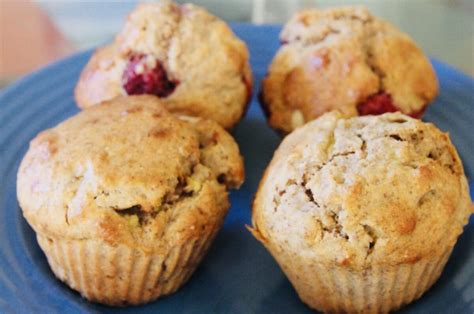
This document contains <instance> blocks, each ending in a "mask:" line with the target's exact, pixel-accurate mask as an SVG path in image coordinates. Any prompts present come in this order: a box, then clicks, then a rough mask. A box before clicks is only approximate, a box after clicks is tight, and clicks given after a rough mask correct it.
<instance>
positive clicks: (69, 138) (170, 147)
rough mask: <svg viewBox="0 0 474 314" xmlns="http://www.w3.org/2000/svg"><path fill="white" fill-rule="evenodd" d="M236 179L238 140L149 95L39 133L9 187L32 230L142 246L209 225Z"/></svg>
mask: <svg viewBox="0 0 474 314" xmlns="http://www.w3.org/2000/svg"><path fill="white" fill-rule="evenodd" d="M243 178H244V168H243V162H242V158H241V156H240V154H239V149H238V146H237V144H236V143H235V141H234V140H233V138H232V137H231V136H230V135H229V134H228V133H227V132H225V131H224V130H223V129H222V128H221V127H220V126H219V125H217V123H215V122H213V121H210V120H204V119H200V118H187V117H181V118H178V117H176V116H174V115H172V114H170V113H169V112H168V111H167V110H166V109H165V108H164V105H163V104H162V103H161V102H160V101H159V99H158V98H156V97H154V96H130V97H120V98H116V99H115V100H112V101H108V102H104V103H102V104H100V105H97V106H94V107H92V108H89V109H87V110H84V111H82V112H80V113H78V114H77V115H76V116H74V117H72V118H70V119H68V120H66V121H65V122H63V123H61V124H59V125H58V126H56V127H54V128H52V129H49V130H46V131H43V132H41V133H40V134H39V135H38V136H37V137H36V138H34V139H33V140H32V141H31V143H30V148H29V150H28V152H27V153H26V155H25V157H24V159H23V161H22V163H21V166H20V169H19V171H18V180H17V191H18V200H19V203H20V206H21V208H22V209H23V213H24V216H25V218H26V219H27V220H28V222H29V223H30V225H32V227H33V228H34V229H35V231H36V232H39V233H41V234H43V235H45V236H48V237H62V238H71V239H102V240H104V241H106V242H109V243H112V244H116V243H121V244H126V245H133V246H135V247H136V246H143V247H144V248H145V249H146V248H155V247H156V246H158V245H162V244H163V243H166V245H174V244H177V243H178V242H180V241H187V240H188V239H189V238H190V237H193V236H194V235H195V234H199V232H200V231H201V230H203V229H205V228H213V227H216V226H217V225H218V222H221V221H222V219H223V217H224V216H225V213H226V212H227V209H228V207H229V203H228V197H227V189H228V188H232V187H238V186H240V184H241V183H242V181H243ZM158 239H160V241H158ZM161 240H163V241H161Z"/></svg>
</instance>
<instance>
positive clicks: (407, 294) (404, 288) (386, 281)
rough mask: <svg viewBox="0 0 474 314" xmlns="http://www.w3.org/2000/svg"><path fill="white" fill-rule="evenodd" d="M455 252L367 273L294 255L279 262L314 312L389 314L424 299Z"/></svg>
mask: <svg viewBox="0 0 474 314" xmlns="http://www.w3.org/2000/svg"><path fill="white" fill-rule="evenodd" d="M451 252H452V248H449V249H447V250H446V251H445V252H444V253H443V254H442V255H440V256H438V257H430V258H424V259H421V260H419V261H417V262H415V263H412V264H401V265H396V266H389V267H384V266H372V268H370V269H366V270H365V271H356V270H351V269H349V268H347V267H343V266H338V267H334V266H332V267H330V268H329V267H328V266H326V265H321V264H310V265H308V263H307V261H303V260H301V261H299V260H298V258H297V257H295V256H294V255H292V256H291V257H290V256H288V258H290V259H287V258H285V261H283V260H282V259H278V258H277V260H278V262H279V263H280V266H281V267H282V268H283V270H284V272H285V273H286V275H287V276H288V278H289V279H290V281H291V283H292V284H293V286H294V287H295V289H296V291H297V293H298V295H299V297H300V298H301V300H302V301H303V302H304V303H306V304H307V305H308V306H310V307H311V308H313V309H317V310H320V311H324V312H331V313H333V312H344V313H362V312H363V313H387V312H389V311H392V310H396V309H399V308H400V307H401V306H403V305H405V304H408V303H410V302H412V301H414V300H416V299H418V298H419V297H421V295H422V294H423V293H424V292H425V291H426V290H428V289H429V288H430V287H431V286H432V285H433V284H434V283H435V282H436V280H437V279H438V278H439V276H440V275H441V273H442V271H443V268H444V266H445V265H446V262H447V261H448V258H449V256H450V255H451ZM280 257H281V256H280ZM285 262H288V263H285Z"/></svg>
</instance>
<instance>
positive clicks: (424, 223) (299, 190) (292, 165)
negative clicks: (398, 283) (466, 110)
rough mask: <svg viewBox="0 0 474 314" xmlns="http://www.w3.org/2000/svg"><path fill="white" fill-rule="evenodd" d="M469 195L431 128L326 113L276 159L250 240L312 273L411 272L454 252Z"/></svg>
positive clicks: (451, 151)
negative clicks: (313, 265)
mask: <svg viewBox="0 0 474 314" xmlns="http://www.w3.org/2000/svg"><path fill="white" fill-rule="evenodd" d="M468 189H469V188H468V184H467V180H466V177H465V175H464V171H463V167H462V164H461V160H460V159H459V156H458V154H457V152H456V150H455V148H454V147H453V145H452V144H451V141H450V140H449V136H448V135H447V134H446V133H442V132H441V131H439V130H438V129H437V128H436V127H435V126H434V125H432V124H430V123H424V122H421V121H419V120H417V119H413V118H410V117H408V116H405V115H402V114H400V113H387V114H384V115H380V116H367V117H354V118H349V119H347V118H343V116H342V115H341V114H340V113H337V112H331V113H327V114H325V115H323V116H322V117H320V118H319V119H317V120H315V121H312V122H310V123H308V124H307V125H305V126H303V127H301V128H298V129H297V130H295V131H294V132H293V133H291V134H290V135H288V136H287V137H286V138H285V140H284V141H283V142H282V144H281V145H280V147H279V148H278V150H277V151H276V153H275V155H274V157H273V160H272V162H271V163H270V165H269V166H268V168H267V170H266V172H265V175H264V177H263V179H262V181H261V183H260V187H259V189H258V192H257V195H256V198H255V202H254V207H253V218H252V220H253V226H254V227H253V228H254V229H253V233H254V235H255V236H256V237H257V238H259V239H260V240H261V241H262V242H263V243H264V244H265V245H266V246H267V247H268V246H270V247H271V248H272V252H274V251H276V252H279V251H286V252H288V251H289V252H291V253H294V254H298V255H302V256H306V257H308V258H309V259H311V260H314V259H316V260H317V261H319V262H320V263H333V264H335V265H342V266H347V267H355V268H357V267H365V266H366V265H370V264H387V265H389V264H392V265H396V264H400V263H414V262H416V261H417V260H419V259H421V258H423V257H425V256H428V255H430V254H442V253H443V252H445V250H446V248H448V247H452V246H453V245H454V243H455V242H456V240H457V237H458V236H459V234H460V233H461V232H462V228H463V226H464V225H465V224H466V223H467V221H468V218H469V216H470V214H471V212H472V210H473V206H472V204H471V200H470V196H469V190H468ZM290 255H291V254H290Z"/></svg>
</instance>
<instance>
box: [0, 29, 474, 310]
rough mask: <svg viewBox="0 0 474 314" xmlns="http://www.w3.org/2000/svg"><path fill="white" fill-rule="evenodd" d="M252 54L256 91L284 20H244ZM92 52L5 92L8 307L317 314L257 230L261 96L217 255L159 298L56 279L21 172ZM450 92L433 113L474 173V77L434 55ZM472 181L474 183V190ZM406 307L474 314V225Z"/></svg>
mask: <svg viewBox="0 0 474 314" xmlns="http://www.w3.org/2000/svg"><path fill="white" fill-rule="evenodd" d="M233 28H234V31H235V32H236V33H237V34H238V35H239V36H240V37H241V38H242V39H244V40H245V41H246V42H247V44H248V46H249V48H250V53H251V61H252V68H253V71H254V75H255V86H256V88H255V91H254V94H256V93H257V88H258V87H259V84H260V81H261V79H262V77H263V76H264V75H265V72H266V70H267V66H268V64H269V62H270V60H271V58H272V57H273V54H274V53H275V51H276V50H277V48H278V46H279V43H278V33H279V30H280V28H279V27H276V26H251V25H245V24H236V25H234V27H233ZM90 55H91V52H90V51H89V52H85V53H80V54H77V55H74V56H72V57H70V58H68V59H65V60H63V61H60V62H57V63H55V64H52V65H50V66H48V67H46V68H44V69H42V70H40V71H38V72H36V73H33V74H31V75H29V76H28V77H26V78H24V79H22V80H20V81H19V82H17V83H15V84H13V85H12V86H10V87H9V88H7V89H6V90H4V91H3V92H2V93H1V94H0V157H1V158H0V312H2V313H5V312H20V313H31V312H41V313H45V312H47V313H56V312H57V313H83V312H112V311H113V312H124V313H125V312H127V313H139V312H143V313H167V312H171V313H174V312H177V313H311V311H310V310H309V308H307V307H306V306H305V305H304V304H303V303H301V302H300V301H299V299H298V297H297V295H296V293H295V291H294V290H293V288H292V287H291V285H290V283H289V282H288V280H287V279H286V278H285V276H284V275H283V273H282V272H281V270H280V269H279V268H278V266H277V264H276V263H275V261H274V260H273V258H272V257H271V256H270V255H269V254H268V253H267V252H266V250H265V249H264V248H263V246H262V245H260V244H259V243H258V242H257V241H256V240H255V239H253V238H252V236H251V235H250V234H249V232H247V230H246V229H245V227H244V225H245V224H248V223H249V222H250V204H251V201H252V196H253V194H254V192H255V191H256V189H257V184H258V182H259V179H260V176H261V175H262V172H263V170H264V168H265V166H266V165H267V163H268V162H269V161H270V159H271V156H272V154H273V151H274V150H275V148H276V147H277V145H278V144H279V141H280V138H279V137H278V136H277V135H276V134H275V133H274V132H273V131H272V130H271V129H270V128H269V127H268V126H267V124H266V123H265V120H264V118H263V115H262V112H261V110H260V108H259V105H258V103H257V101H256V98H255V97H254V99H253V101H252V104H251V106H250V109H249V112H248V114H247V116H246V118H245V119H244V120H243V121H242V122H241V123H240V124H239V125H238V126H237V128H236V129H235V130H234V135H235V137H236V139H237V141H238V142H239V145H240V148H241V151H242V153H243V155H244V156H245V163H246V165H245V166H246V170H247V180H246V182H245V184H244V185H243V186H242V188H241V189H240V190H239V191H236V192H233V193H232V194H231V199H232V208H231V209H230V213H229V215H228V216H227V220H226V222H225V225H224V227H223V229H222V230H221V232H220V233H219V235H218V237H217V239H216V241H215V243H214V245H213V246H212V248H211V250H210V252H209V254H208V255H207V257H206V258H205V259H204V261H203V262H202V264H201V266H200V267H199V268H198V270H197V271H196V273H195V274H194V275H193V276H192V277H191V280H190V281H189V282H188V283H187V284H186V285H185V286H184V287H182V289H180V290H179V291H178V292H177V293H176V294H174V295H172V296H170V297H167V298H163V299H160V300H157V301H155V302H153V303H151V304H148V305H144V306H139V307H129V308H120V309H116V308H111V307H107V306H102V305H98V304H93V303H89V302H87V301H86V300H84V299H82V298H81V297H80V295H79V294H78V293H76V292H74V291H72V290H70V289H69V288H68V287H67V286H66V285H64V284H63V283H61V282H60V281H59V280H57V279H55V277H54V276H53V274H52V272H51V271H50V270H49V267H48V264H47V262H46V258H45V256H44V255H43V253H42V252H41V250H40V248H39V247H38V245H37V243H36V239H35V234H34V232H33V230H32V229H31V228H30V227H29V226H28V224H27V223H26V221H25V220H24V219H23V218H22V215H21V210H20V208H19V207H18V203H17V200H16V188H15V185H16V172H17V169H18V165H19V163H20V160H21V159H22V157H23V155H24V154H25V152H26V150H27V148H28V142H29V140H30V139H31V138H33V137H34V136H35V135H36V134H37V133H38V132H39V131H40V130H43V129H45V128H49V127H52V126H54V125H56V124H57V123H59V122H61V121H62V120H64V119H66V118H67V117H70V116H72V115H73V114H75V113H76V112H77V111H78V109H77V108H76V106H75V104H74V99H73V88H74V85H75V84H76V81H77V78H78V76H79V73H80V71H81V69H82V67H83V66H84V65H85V63H86V62H87V60H88V59H89V57H90ZM433 63H434V66H435V68H436V72H437V74H438V77H439V80H440V84H441V94H440V96H439V97H438V98H437V100H436V102H435V103H434V104H433V105H431V106H430V107H429V109H428V111H427V113H426V115H425V119H426V120H427V121H432V122H434V123H435V124H436V125H437V126H438V127H440V128H441V129H443V130H445V131H449V132H450V134H451V138H452V140H453V142H454V144H455V145H456V147H457V148H458V150H459V153H460V155H461V158H462V159H463V161H464V167H465V170H466V173H467V175H468V177H471V178H472V175H473V171H474V136H473V134H474V132H473V131H472V125H473V121H474V102H473V100H474V80H473V79H472V78H469V77H467V76H465V75H463V74H461V73H460V72H458V71H457V70H454V69H453V68H451V67H449V66H447V65H445V64H443V63H441V62H438V61H435V60H434V61H433ZM472 182H473V181H472V180H471V181H470V184H471V190H472V187H473V184H472ZM402 312H406V313H422V312H424V313H426V312H429V313H440V312H446V313H447V312H450V313H473V312H474V223H473V219H471V223H470V225H468V226H467V227H466V229H465V232H464V234H463V235H462V236H461V238H460V239H459V242H458V244H457V245H456V248H455V250H454V253H453V255H452V257H451V259H450V261H449V263H448V265H447V267H446V269H445V271H444V273H443V275H442V276H441V278H440V279H439V281H438V282H437V283H436V284H435V285H434V286H433V287H432V288H431V289H430V290H429V291H428V292H427V293H426V294H425V295H424V296H423V297H422V298H421V299H420V300H419V301H416V302H415V303H413V304H411V305H409V306H407V307H406V308H404V309H403V310H402Z"/></svg>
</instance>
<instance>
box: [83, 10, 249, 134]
mask: <svg viewBox="0 0 474 314" xmlns="http://www.w3.org/2000/svg"><path fill="white" fill-rule="evenodd" d="M248 59H249V54H248V50H247V47H246V45H245V43H244V42H242V41H241V40H240V39H238V38H237V37H236V36H235V35H234V34H233V33H232V31H231V30H230V28H229V26H228V25H227V24H226V23H225V22H224V21H222V20H220V19H219V18H217V17H215V16H213V15H211V14H210V13H209V12H207V11H206V10H205V9H203V8H201V7H198V6H195V5H192V4H184V5H178V4H176V3H174V2H171V1H160V2H158V3H145V4H141V5H139V6H138V7H137V8H136V9H135V10H134V11H133V12H132V13H131V14H130V16H129V17H128V20H127V22H126V23H125V26H124V28H123V29H122V31H121V32H120V34H119V35H118V36H117V38H116V39H115V41H114V42H113V43H112V44H110V45H107V46H105V47H103V48H99V49H98V50H97V51H96V52H95V53H94V55H93V56H92V58H91V59H90V61H89V63H88V64H87V65H86V67H85V68H84V70H83V72H82V74H81V77H80V79H79V82H78V84H77V86H76V90H75V96H76V100H77V103H78V105H79V107H81V108H87V107H90V106H93V105H95V104H98V103H100V102H101V101H104V100H109V99H112V98H114V97H117V96H119V95H137V94H152V95H155V96H158V97H160V98H162V99H164V100H166V103H165V105H166V107H167V109H168V110H170V111H172V112H178V113H181V114H186V115H190V116H199V117H204V118H208V119H212V120H214V121H217V122H218V123H219V124H220V125H222V126H223V127H224V128H231V127H233V126H234V125H235V124H236V123H237V122H238V121H239V120H240V119H241V118H242V116H243V115H244V113H245V109H246V106H247V104H248V102H249V101H250V98H251V91H252V74H251V70H250V65H249V63H248Z"/></svg>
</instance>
